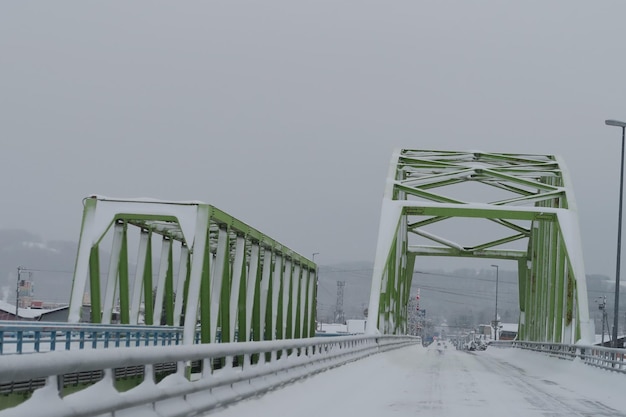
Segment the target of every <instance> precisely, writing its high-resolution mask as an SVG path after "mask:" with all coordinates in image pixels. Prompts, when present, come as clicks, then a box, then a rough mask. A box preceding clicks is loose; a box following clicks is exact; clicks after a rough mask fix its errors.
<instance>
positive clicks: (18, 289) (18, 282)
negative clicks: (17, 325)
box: [15, 266, 24, 320]
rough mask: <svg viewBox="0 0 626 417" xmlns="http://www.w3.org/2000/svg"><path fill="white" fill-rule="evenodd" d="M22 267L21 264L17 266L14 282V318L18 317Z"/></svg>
mask: <svg viewBox="0 0 626 417" xmlns="http://www.w3.org/2000/svg"><path fill="white" fill-rule="evenodd" d="M23 269H24V268H23V267H21V266H18V267H17V281H16V283H15V320H18V319H19V315H18V314H19V306H20V278H21V276H22V270H23Z"/></svg>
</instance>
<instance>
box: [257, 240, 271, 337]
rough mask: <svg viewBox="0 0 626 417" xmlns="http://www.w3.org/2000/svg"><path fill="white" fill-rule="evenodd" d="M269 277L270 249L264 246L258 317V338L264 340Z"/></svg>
mask: <svg viewBox="0 0 626 417" xmlns="http://www.w3.org/2000/svg"><path fill="white" fill-rule="evenodd" d="M270 279H272V250H271V249H269V248H265V249H263V272H262V276H261V296H260V298H261V309H260V312H261V314H260V316H261V317H259V319H260V320H261V326H260V329H261V337H260V339H259V340H265V315H266V313H267V298H268V292H269V286H270ZM272 325H273V324H272ZM271 339H272V338H270V340H271Z"/></svg>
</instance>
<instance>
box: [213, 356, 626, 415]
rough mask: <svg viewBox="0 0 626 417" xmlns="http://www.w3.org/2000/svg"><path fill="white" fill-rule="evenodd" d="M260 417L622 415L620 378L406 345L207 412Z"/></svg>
mask: <svg viewBox="0 0 626 417" xmlns="http://www.w3.org/2000/svg"><path fill="white" fill-rule="evenodd" d="M210 415H211V416H213V417H248V416H250V417H252V416H254V417H264V416H298V417H320V416H345V417H381V416H394V417H403V416H450V417H458V416H477V417H478V416H480V417H489V416H498V417H501V416H507V417H513V416H519V417H532V416H542V417H548V416H549V417H557V416H564V417H565V416H568V417H570V416H589V417H591V416H594V417H598V416H624V417H626V375H624V374H618V373H614V372H609V371H604V370H601V369H596V368H592V367H590V366H587V365H584V364H582V363H580V362H572V361H566V360H561V359H557V358H551V357H548V356H546V355H544V354H540V353H534V352H526V351H522V350H519V349H506V348H494V347H490V348H489V349H487V350H486V351H482V352H464V351H456V350H455V349H454V348H453V347H452V346H448V347H447V349H445V350H444V353H442V354H440V353H438V352H437V350H436V349H434V348H433V349H430V348H423V347H419V346H412V347H409V348H403V349H399V350H395V351H392V352H387V353H383V354H379V355H373V356H371V357H369V358H366V359H363V360H360V361H357V362H353V363H350V364H347V365H344V366H342V367H339V368H336V369H333V370H330V371H327V372H323V373H321V374H318V375H316V376H313V377H310V378H307V379H305V380H303V381H300V382H297V383H295V384H292V385H289V386H285V387H283V388H281V389H278V390H275V391H273V392H270V393H267V394H265V395H263V396H261V397H259V398H255V399H251V400H246V401H243V402H240V403H238V404H235V405H233V406H230V407H228V408H226V409H222V410H217V411H214V412H212V413H210Z"/></svg>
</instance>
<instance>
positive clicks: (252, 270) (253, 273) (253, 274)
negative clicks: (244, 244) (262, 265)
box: [239, 243, 263, 342]
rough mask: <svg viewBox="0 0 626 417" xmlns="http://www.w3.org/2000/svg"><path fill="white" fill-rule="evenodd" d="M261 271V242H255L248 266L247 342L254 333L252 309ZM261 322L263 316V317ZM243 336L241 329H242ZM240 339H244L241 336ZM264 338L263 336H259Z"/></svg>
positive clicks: (251, 249)
mask: <svg viewBox="0 0 626 417" xmlns="http://www.w3.org/2000/svg"><path fill="white" fill-rule="evenodd" d="M258 271H259V244H258V243H253V244H252V247H251V248H250V266H249V268H248V276H247V281H246V327H245V329H244V330H245V331H246V333H245V334H246V338H245V340H244V341H245V342H247V341H249V340H250V334H251V333H252V310H253V309H254V296H255V291H256V282H257V275H258ZM261 323H263V318H262V317H261ZM260 329H261V333H263V326H262V325H261V327H260ZM240 336H241V330H240ZM239 340H242V339H241V337H240V338H239ZM259 340H262V338H259Z"/></svg>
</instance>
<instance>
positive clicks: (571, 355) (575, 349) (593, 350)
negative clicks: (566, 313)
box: [492, 341, 626, 373]
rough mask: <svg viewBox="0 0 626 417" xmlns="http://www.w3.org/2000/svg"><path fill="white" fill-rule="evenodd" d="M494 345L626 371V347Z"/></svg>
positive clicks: (545, 344)
mask: <svg viewBox="0 0 626 417" xmlns="http://www.w3.org/2000/svg"><path fill="white" fill-rule="evenodd" d="M492 346H501V347H509V346H510V347H516V348H521V349H526V350H532V351H535V352H543V353H548V354H550V355H551V356H558V357H560V358H564V359H572V360H573V359H577V358H578V359H580V360H581V361H583V362H584V363H586V364H587V365H591V366H596V367H598V368H602V369H607V370H610V371H616V372H622V373H626V349H615V348H607V347H603V346H587V345H565V344H560V343H548V342H524V341H511V342H493V343H492Z"/></svg>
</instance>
